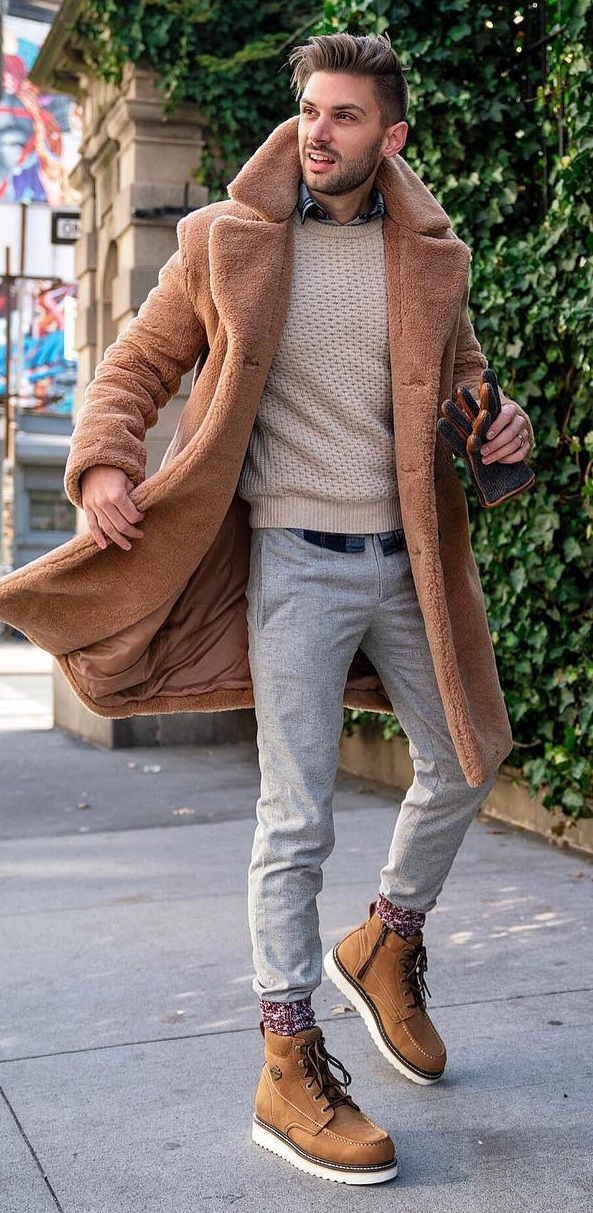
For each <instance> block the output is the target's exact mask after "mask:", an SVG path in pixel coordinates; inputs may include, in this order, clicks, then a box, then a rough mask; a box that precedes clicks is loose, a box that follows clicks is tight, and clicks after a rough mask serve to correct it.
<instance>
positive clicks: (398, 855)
mask: <svg viewBox="0 0 593 1213" xmlns="http://www.w3.org/2000/svg"><path fill="white" fill-rule="evenodd" d="M247 599H248V615H247V618H248V626H249V660H250V665H251V674H252V678H253V687H254V695H255V711H256V717H257V728H258V749H259V761H260V768H261V795H260V798H259V800H258V804H257V827H256V831H255V839H254V844H253V855H252V861H251V865H250V869H249V921H250V927H251V937H252V942H253V953H254V965H255V974H256V976H255V981H254V989H255V991H256V993H257V994H258V995H259V996H260V997H263V998H266V999H269V1000H270V1001H272V1002H274V1001H276V1002H291V1001H293V1000H295V999H300V998H305V997H306V996H307V995H309V994H311V992H312V991H313V990H314V989H315V988H316V986H318V985H319V983H320V981H321V960H322V956H321V941H320V937H319V921H318V914H317V905H316V899H317V894H318V893H319V891H320V889H321V886H322V864H323V862H324V860H325V859H326V858H327V856H328V855H329V854H330V852H331V850H332V847H333V844H334V829H333V819H332V799H333V792H334V782H335V777H336V772H337V767H338V754H339V741H340V735H341V731H342V704H343V694H344V686H345V683H346V678H347V675H348V670H349V668H350V663H351V661H352V659H353V657H354V654H355V653H356V650H357V649H358V648H359V647H360V648H361V649H362V650H363V651H364V652H365V653H366V654H367V656H368V657H369V658H370V660H371V661H372V663H373V665H374V667H375V669H376V670H377V673H378V674H379V676H380V678H381V680H382V682H383V686H384V687H385V690H386V691H387V694H388V695H389V698H390V700H391V702H392V704H393V708H394V711H395V713H396V716H397V718H398V720H399V722H400V724H401V726H402V728H403V729H404V731H405V733H406V735H407V737H408V740H409V742H410V755H411V757H412V760H413V763H414V780H413V783H412V786H411V787H410V789H409V791H408V793H407V794H406V797H405V799H404V801H403V804H402V806H401V809H400V811H399V814H398V816H397V821H396V824H395V830H394V834H393V839H392V842H391V847H390V850H389V855H388V857H387V862H386V864H385V867H384V868H383V870H382V871H381V874H380V884H379V888H380V892H381V893H383V894H384V896H385V897H387V898H389V900H390V901H391V902H393V903H394V904H395V905H398V906H405V907H409V908H410V909H415V910H424V911H426V910H430V909H431V908H432V907H433V906H434V904H435V902H436V899H437V897H438V895H439V893H440V891H441V889H442V886H443V883H444V881H445V878H446V877H447V874H448V872H449V870H450V868H451V865H452V863H453V860H454V858H455V855H456V854H457V851H458V849H459V846H460V844H461V842H462V840H463V837H464V835H465V832H466V830H467V828H468V826H469V824H470V822H471V820H472V818H473V817H474V816H475V814H476V812H477V810H478V809H479V807H480V805H481V803H482V801H483V800H484V798H485V797H486V795H487V793H488V791H489V790H490V788H491V786H492V783H493V782H494V779H491V780H489V781H488V782H487V783H485V784H482V786H481V787H479V788H470V787H468V785H467V783H466V781H465V778H464V776H463V774H462V771H461V768H460V766H459V762H458V759H457V755H456V753H455V750H454V747H453V743H452V741H451V738H450V736H449V730H448V728H447V723H446V720H445V716H444V712H443V707H442V703H441V698H440V695H439V691H438V688H437V685H436V680H435V675H434V669H433V664H432V659H431V656H430V652H429V649H428V643H427V639H426V633H425V629H424V622H423V619H422V615H421V612H420V607H419V605H418V599H417V597H416V591H415V588H414V584H413V580H412V575H411V571H410V563H409V558H408V555H407V552H405V551H402V552H393V553H392V554H391V555H389V556H385V555H383V551H382V548H381V545H380V543H379V539H378V537H377V536H367V537H366V545H365V550H364V551H363V552H351V553H345V552H333V551H330V550H328V549H326V548H319V547H316V546H314V545H312V544H310V543H308V542H307V540H305V539H303V538H301V537H300V536H298V535H295V534H294V533H293V532H291V531H289V530H281V529H260V530H255V531H254V532H253V536H252V547H251V570H250V578H249V585H248V589H247ZM371 892H372V893H374V892H375V891H374V890H371Z"/></svg>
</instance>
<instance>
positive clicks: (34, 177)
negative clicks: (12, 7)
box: [0, 17, 80, 206]
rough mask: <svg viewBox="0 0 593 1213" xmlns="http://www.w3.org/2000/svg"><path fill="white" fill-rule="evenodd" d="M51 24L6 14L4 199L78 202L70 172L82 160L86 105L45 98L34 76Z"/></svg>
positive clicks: (0, 170)
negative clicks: (78, 154) (79, 148)
mask: <svg viewBox="0 0 593 1213" xmlns="http://www.w3.org/2000/svg"><path fill="white" fill-rule="evenodd" d="M48 28H49V27H48V26H47V25H44V24H42V23H39V22H33V21H23V20H18V19H17V18H13V19H11V18H9V17H7V18H5V22H4V32H3V42H2V49H3V59H2V68H3V71H2V77H3V78H2V92H1V93H0V202H47V203H49V204H50V206H63V205H74V206H75V205H76V201H77V199H76V195H75V193H74V191H73V189H72V187H71V186H70V184H69V182H68V172H69V169H70V168H71V167H72V164H73V163H74V160H75V158H76V148H77V145H78V141H79V132H80V107H79V106H77V105H75V104H74V103H73V102H72V101H71V100H70V99H69V98H67V97H58V96H45V95H43V94H41V93H40V92H39V89H38V88H36V86H35V85H34V84H32V83H31V81H30V80H29V79H28V73H29V70H30V68H31V67H32V65H33V63H34V61H35V59H36V58H37V54H38V52H39V47H40V46H41V44H42V42H43V39H44V37H45V35H46V34H47V30H48Z"/></svg>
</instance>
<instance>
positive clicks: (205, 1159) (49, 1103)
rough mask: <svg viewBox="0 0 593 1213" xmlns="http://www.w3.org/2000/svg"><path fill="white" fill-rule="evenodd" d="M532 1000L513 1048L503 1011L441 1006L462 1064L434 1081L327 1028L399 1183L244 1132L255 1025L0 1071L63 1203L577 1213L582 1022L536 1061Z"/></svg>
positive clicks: (585, 1158) (586, 1185) (130, 1210)
mask: <svg viewBox="0 0 593 1213" xmlns="http://www.w3.org/2000/svg"><path fill="white" fill-rule="evenodd" d="M534 1009H535V1008H533V1007H531V1008H530V1010H529V1012H528V1014H527V1020H526V1022H523V1021H522V1016H523V1013H524V1011H525V1008H523V1009H522V1011H521V1012H520V1014H519V1030H520V1036H519V1041H520V1055H519V1057H517V1050H516V1049H513V1050H510V1049H509V1048H508V1043H509V1023H508V1020H507V1018H506V1017H505V1016H504V1015H503V1016H498V1015H497V1014H494V1015H492V1016H490V1017H489V1020H488V1023H487V1026H486V1030H484V1027H483V1026H482V1025H481V1023H478V1024H477V1025H476V1023H475V1022H473V1023H472V1024H471V1025H470V1023H469V1021H468V1019H467V1018H466V1017H462V1018H461V1019H460V1018H459V1017H458V1015H457V1014H456V1013H454V1012H449V1013H448V1014H447V1016H445V1025H444V1026H445V1027H446V1030H447V1035H448V1038H449V1039H450V1040H451V1042H452V1044H453V1050H454V1052H455V1053H457V1054H458V1055H460V1056H461V1057H462V1061H461V1062H460V1064H458V1065H457V1066H456V1067H454V1069H453V1070H452V1072H451V1075H450V1077H449V1078H448V1079H447V1081H446V1082H443V1083H442V1084H439V1085H438V1086H435V1087H433V1088H423V1087H415V1086H413V1085H411V1084H409V1083H406V1081H405V1079H403V1078H400V1076H399V1075H397V1074H396V1073H394V1072H393V1070H392V1069H391V1068H390V1067H388V1066H387V1064H386V1063H385V1062H384V1061H383V1059H382V1058H381V1057H380V1056H379V1055H378V1054H376V1053H375V1051H374V1050H373V1049H372V1047H371V1046H370V1043H368V1042H367V1037H366V1033H365V1032H364V1030H363V1027H362V1024H361V1023H360V1021H359V1020H358V1019H357V1018H355V1017H352V1019H350V1020H348V1021H345V1020H341V1021H340V1023H339V1024H338V1023H335V1024H334V1025H333V1026H332V1029H331V1040H332V1047H334V1048H335V1049H336V1051H338V1052H339V1054H340V1056H346V1057H348V1062H349V1065H350V1066H351V1067H352V1070H353V1073H354V1074H355V1085H354V1086H353V1090H354V1093H355V1095H356V1097H357V1098H359V1099H360V1101H361V1104H362V1105H363V1106H364V1107H365V1108H367V1109H368V1110H369V1111H370V1112H372V1114H373V1115H374V1117H375V1118H376V1119H377V1121H378V1122H380V1123H382V1124H385V1125H386V1126H388V1127H389V1128H390V1130H391V1131H392V1134H393V1136H394V1139H396V1141H397V1144H398V1150H399V1154H400V1159H401V1166H400V1176H399V1178H398V1180H397V1181H395V1182H394V1183H391V1184H388V1185H384V1186H381V1187H377V1188H374V1189H368V1190H360V1189H351V1188H346V1187H344V1186H342V1185H333V1184H329V1183H326V1184H324V1183H321V1182H320V1181H318V1180H315V1179H314V1178H311V1177H309V1176H306V1175H303V1174H302V1173H300V1172H298V1171H296V1170H294V1169H293V1168H291V1167H289V1166H288V1165H287V1164H285V1163H282V1162H280V1161H279V1160H277V1159H276V1158H275V1157H274V1156H272V1155H269V1154H268V1153H266V1152H265V1151H261V1150H260V1149H258V1148H256V1147H255V1146H253V1145H252V1143H251V1141H250V1118H251V1107H252V1098H253V1088H254V1082H255V1076H256V1075H257V1073H258V1070H259V1065H260V1055H261V1046H260V1040H259V1033H258V1032H257V1031H256V1030H252V1031H247V1032H231V1033H225V1034H220V1035H218V1036H216V1037H200V1038H197V1039H195V1040H193V1041H189V1040H178V1041H175V1042H155V1043H152V1044H149V1045H143V1046H132V1047H124V1048H120V1049H108V1050H100V1051H98V1052H95V1051H92V1050H91V1051H89V1052H87V1053H85V1054H82V1055H78V1056H76V1057H73V1056H71V1055H70V1056H55V1057H51V1058H44V1059H40V1060H36V1061H23V1062H12V1063H8V1064H7V1065H6V1066H4V1067H3V1082H4V1086H5V1089H6V1091H7V1094H8V1097H9V1098H10V1099H11V1101H12V1102H13V1104H14V1106H15V1107H16V1109H17V1112H18V1115H19V1118H20V1120H21V1122H22V1124H23V1125H24V1126H25V1127H26V1130H27V1133H28V1134H29V1136H30V1137H31V1138H32V1139H33V1140H34V1141H35V1142H36V1143H37V1144H36V1148H37V1151H38V1154H39V1157H40V1159H41V1162H42V1164H43V1167H44V1169H45V1170H46V1171H47V1173H48V1176H49V1179H50V1181H51V1183H52V1187H53V1188H54V1190H55V1192H56V1194H57V1197H58V1200H59V1202H60V1207H61V1208H62V1209H63V1210H64V1213H104V1211H105V1210H109V1211H111V1210H113V1211H114V1213H115V1210H118V1209H123V1208H125V1209H126V1213H136V1211H140V1210H155V1213H156V1210H159V1213H169V1211H171V1213H172V1211H173V1210H174V1209H178V1208H180V1207H183V1208H184V1209H192V1210H209V1209H214V1208H216V1207H219V1206H221V1205H222V1206H223V1207H224V1206H226V1205H235V1204H238V1205H239V1206H240V1207H241V1208H242V1209H245V1210H253V1211H254V1213H261V1211H262V1210H263V1209H265V1208H268V1207H270V1205H273V1207H275V1208H279V1209H280V1210H292V1209H294V1208H296V1207H301V1206H303V1205H304V1207H306V1208H308V1207H314V1208H315V1209H324V1210H334V1209H335V1210H337V1209H346V1210H354V1209H361V1208H362V1209H367V1208H369V1209H370V1208H371V1206H372V1208H373V1210H378V1211H379V1213H384V1211H386V1210H391V1209H394V1208H396V1209H402V1210H404V1209H405V1210H408V1209H410V1208H411V1207H412V1206H413V1208H414V1209H415V1210H418V1211H419V1213H433V1211H434V1210H438V1211H439V1213H445V1211H448V1210H455V1211H457V1210H461V1209H463V1210H472V1211H473V1210H474V1209H478V1210H484V1211H485V1213H486V1211H487V1213H501V1211H502V1210H509V1213H510V1211H511V1210H519V1211H520V1210H530V1211H533V1213H536V1210H537V1213H539V1210H540V1209H541V1208H544V1207H547V1208H548V1209H549V1210H556V1213H560V1211H561V1210H563V1209H564V1208H566V1207H567V1204H566V1203H565V1202H567V1201H571V1202H572V1203H573V1205H574V1208H575V1209H576V1208H579V1207H580V1208H581V1209H582V1210H583V1213H584V1210H585V1209H586V1208H587V1207H588V1206H587V1201H588V1199H589V1197H590V1194H591V1192H593V1186H592V1185H593V1159H592V1155H591V1149H590V1145H591V1140H590V1122H589V1111H590V1103H589V1094H588V1093H589V1089H590V1081H591V1067H590V1066H589V1067H586V1068H585V1069H584V1070H582V1069H580V1070H579V1072H578V1074H576V1075H574V1074H573V1075H572V1076H569V1075H568V1074H567V1066H568V1068H569V1069H571V1068H572V1067H571V1057H572V1055H573V1050H574V1049H576V1051H577V1055H578V1056H579V1057H580V1058H583V1057H584V1056H585V1054H586V1053H588V1044H587V1041H588V1038H589V1037H590V1031H591V1019H589V1023H588V1024H584V1025H583V1027H582V1028H581V1029H580V1031H579V1032H577V1033H576V1034H573V1036H572V1039H571V1038H569V1037H568V1035H567V1036H565V1037H564V1043H563V1048H560V1049H559V1047H558V1038H557V1037H556V1038H555V1040H554V1045H553V1058H554V1060H553V1066H552V1068H551V1070H550V1069H547V1068H546V1069H544V1068H543V1067H542V1064H541V1056H542V1049H545V1048H546V1046H550V1044H551V1042H549V1041H548V1039H547V1035H548V1036H550V1035H551V1034H552V1033H551V1029H548V1033H547V1035H546V1032H543V1033H541V1032H538V1031H536V1030H535V1029H536V1023H537V1019H538V1016H537V1013H536V1014H535V1015H534V1014H533V1012H534ZM565 1013H566V1014H567V1015H570V1006H569V1004H568V1002H567V1006H566V1012H565ZM469 1027H471V1031H469V1032H468V1028H469ZM485 1075H486V1076H487V1077H488V1081H487V1082H484V1076H485ZM542 1196H544V1197H545V1202H547V1206H546V1204H544V1203H543V1202H542ZM579 1201H580V1202H581V1204H580V1206H579V1203H578V1202H579Z"/></svg>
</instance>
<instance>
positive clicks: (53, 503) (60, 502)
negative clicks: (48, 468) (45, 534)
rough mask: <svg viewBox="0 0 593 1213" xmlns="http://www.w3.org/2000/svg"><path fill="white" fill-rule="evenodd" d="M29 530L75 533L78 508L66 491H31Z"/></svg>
mask: <svg viewBox="0 0 593 1213" xmlns="http://www.w3.org/2000/svg"><path fill="white" fill-rule="evenodd" d="M29 530H30V531H53V532H62V533H64V534H67V535H72V534H74V531H75V530H76V510H75V508H74V506H73V505H71V504H70V502H69V501H68V498H67V497H66V494H65V493H64V492H62V491H60V490H52V489H31V490H30V491H29Z"/></svg>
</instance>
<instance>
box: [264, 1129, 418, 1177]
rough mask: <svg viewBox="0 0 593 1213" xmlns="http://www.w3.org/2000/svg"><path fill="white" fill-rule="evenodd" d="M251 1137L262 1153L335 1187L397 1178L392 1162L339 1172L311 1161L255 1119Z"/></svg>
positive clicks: (336, 1168)
mask: <svg viewBox="0 0 593 1213" xmlns="http://www.w3.org/2000/svg"><path fill="white" fill-rule="evenodd" d="M251 1135H252V1137H253V1140H254V1142H255V1143H256V1145H258V1146H263V1148H264V1150H269V1151H270V1152H271V1153H272V1154H277V1155H278V1157H279V1158H283V1159H284V1160H285V1162H289V1163H291V1165H292V1166H293V1167H298V1168H299V1170H300V1171H306V1172H307V1175H315V1176H317V1178H318V1179H331V1180H332V1181H333V1182H334V1183H338V1184H384V1183H387V1180H389V1179H395V1177H396V1175H397V1162H395V1161H394V1162H392V1163H386V1164H385V1166H383V1167H381V1168H379V1167H373V1168H371V1169H370V1170H367V1169H366V1168H364V1167H360V1169H359V1170H357V1171H356V1170H354V1169H351V1168H349V1169H348V1170H347V1171H341V1170H340V1169H339V1167H329V1166H327V1165H324V1164H323V1163H321V1162H314V1161H313V1159H311V1158H309V1157H308V1156H307V1155H306V1154H305V1153H301V1152H300V1151H299V1149H298V1146H294V1145H289V1144H288V1143H287V1141H286V1139H285V1138H283V1137H281V1136H280V1135H278V1134H276V1133H274V1131H273V1130H272V1129H267V1128H266V1127H265V1126H264V1125H263V1124H261V1122H260V1121H258V1120H254V1121H253V1129H252V1134H251Z"/></svg>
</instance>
